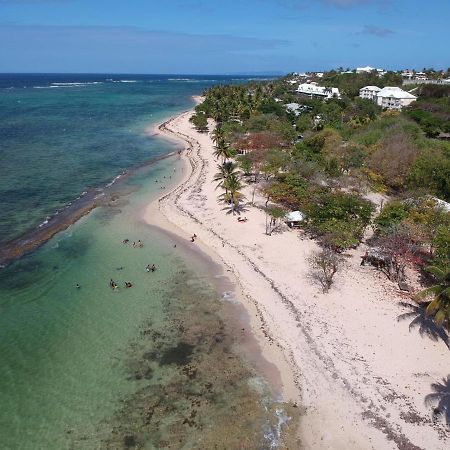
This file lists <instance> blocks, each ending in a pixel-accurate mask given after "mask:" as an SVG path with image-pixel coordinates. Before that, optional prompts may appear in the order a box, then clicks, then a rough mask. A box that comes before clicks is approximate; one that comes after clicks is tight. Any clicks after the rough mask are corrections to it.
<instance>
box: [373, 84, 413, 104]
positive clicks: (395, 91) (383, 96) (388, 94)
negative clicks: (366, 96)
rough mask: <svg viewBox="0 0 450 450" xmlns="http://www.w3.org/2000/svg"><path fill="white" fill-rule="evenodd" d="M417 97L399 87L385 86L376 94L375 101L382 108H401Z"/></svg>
mask: <svg viewBox="0 0 450 450" xmlns="http://www.w3.org/2000/svg"><path fill="white" fill-rule="evenodd" d="M416 99H417V97H416V96H415V95H412V94H410V93H409V92H406V91H404V90H403V89H400V88H399V87H388V86H387V87H385V88H383V89H381V90H380V91H379V92H378V93H377V95H376V103H377V105H380V106H381V107H382V108H387V109H402V108H403V107H405V106H409V105H410V104H411V103H412V102H414V101H415V100H416Z"/></svg>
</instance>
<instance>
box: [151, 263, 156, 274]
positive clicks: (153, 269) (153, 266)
mask: <svg viewBox="0 0 450 450" xmlns="http://www.w3.org/2000/svg"><path fill="white" fill-rule="evenodd" d="M155 270H156V266H155V265H154V264H152V267H151V271H152V272H154V271H155Z"/></svg>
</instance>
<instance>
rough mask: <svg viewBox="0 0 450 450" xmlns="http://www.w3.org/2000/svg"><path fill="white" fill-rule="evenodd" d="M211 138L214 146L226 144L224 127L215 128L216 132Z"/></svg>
mask: <svg viewBox="0 0 450 450" xmlns="http://www.w3.org/2000/svg"><path fill="white" fill-rule="evenodd" d="M211 137H212V140H213V142H214V144H216V145H217V146H218V145H219V143H221V142H225V131H224V130H223V128H222V127H219V126H217V127H216V128H214V131H213V132H212V133H211Z"/></svg>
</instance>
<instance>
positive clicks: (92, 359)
mask: <svg viewBox="0 0 450 450" xmlns="http://www.w3.org/2000/svg"><path fill="white" fill-rule="evenodd" d="M174 167H177V161H176V160H174V159H173V158H172V159H168V160H164V161H161V162H159V163H158V164H156V165H155V166H153V167H151V168H148V169H142V170H141V171H140V173H139V174H137V175H136V177H134V178H132V179H130V180H129V181H128V183H127V184H126V185H125V186H122V187H121V190H122V194H121V195H120V196H119V197H118V198H117V199H116V200H114V201H112V202H111V203H110V206H105V207H102V208H98V209H97V210H95V211H94V212H93V213H92V214H90V215H89V216H87V217H85V218H84V219H82V220H81V221H79V222H78V223H77V224H75V225H73V226H72V227H70V228H69V229H68V230H66V231H65V232H63V233H60V234H58V235H57V236H56V237H55V238H53V239H52V240H50V241H49V242H47V243H46V244H45V245H44V246H43V247H42V248H41V249H40V250H38V251H37V252H35V253H34V254H32V255H30V256H27V257H25V258H22V259H21V260H19V261H16V262H14V263H13V264H11V265H10V266H8V267H7V268H5V269H3V270H2V271H1V272H0V299H1V301H0V312H1V313H0V342H1V348H0V359H1V361H2V364H1V366H0V403H1V405H2V408H1V409H0V434H1V436H2V448H8V449H17V448H20V449H49V450H50V449H61V448H81V449H84V448H122V447H123V446H125V447H126V445H125V442H126V440H127V439H128V441H127V442H129V443H130V442H132V443H133V442H134V443H135V444H136V445H137V443H139V445H142V448H161V447H160V445H161V442H163V443H169V442H171V441H172V440H174V441H177V442H178V444H177V445H178V447H174V448H212V447H209V445H213V443H214V442H216V440H217V439H218V440H219V442H224V440H225V442H226V441H227V439H231V440H232V439H233V438H232V436H233V435H234V436H235V437H236V430H237V429H239V430H240V432H241V439H242V440H244V439H245V440H246V441H247V445H248V446H247V447H244V448H265V446H267V448H269V443H268V440H267V439H266V438H265V437H264V433H267V432H268V431H270V430H271V422H270V420H271V416H270V414H268V413H267V411H266V409H265V406H264V405H265V402H268V401H269V397H270V396H269V393H268V392H269V391H267V393H266V394H264V395H262V392H260V391H258V390H255V389H254V388H252V387H251V384H250V380H252V379H253V378H254V376H255V374H254V372H253V370H252V369H249V368H248V367H247V366H246V364H244V363H243V361H242V358H240V357H239V356H238V355H237V354H235V353H233V351H232V349H233V346H234V345H235V343H233V342H234V338H233V329H232V325H231V324H230V325H226V324H225V321H224V320H223V318H221V314H222V313H221V304H220V302H219V299H220V292H217V289H216V288H215V287H214V286H213V284H211V282H210V278H208V277H211V276H212V274H211V273H210V270H206V269H205V267H203V270H202V264H203V263H202V262H201V261H196V256H195V255H193V254H192V253H190V252H189V248H185V245H187V246H188V247H189V244H188V243H186V244H184V243H180V242H178V245H177V247H174V245H175V244H177V241H175V240H172V239H171V238H170V237H167V236H166V235H164V234H161V232H158V230H156V229H154V228H152V227H150V226H148V225H146V224H145V223H143V222H142V220H141V218H140V216H139V214H140V213H139V212H140V211H142V208H143V206H144V205H145V204H146V203H147V202H148V200H149V198H151V197H152V196H154V195H157V194H159V193H160V185H159V184H157V183H155V182H154V179H155V178H158V179H161V178H162V176H163V174H166V175H167V176H169V174H170V173H173V168H174ZM124 192H125V194H124ZM114 198H115V197H114ZM124 238H128V239H130V241H135V242H137V241H138V240H139V239H140V240H141V241H143V242H144V247H143V248H137V247H136V248H135V247H133V246H132V245H130V244H128V245H124V244H123V243H122V240H123V239H124ZM149 263H150V264H152V263H155V264H156V265H157V270H156V271H155V272H154V273H152V272H150V273H149V272H147V271H146V270H145V266H146V265H147V264H149ZM118 269H120V270H118ZM200 273H201V275H199V274H200ZM111 278H113V279H114V280H115V281H116V282H117V283H118V285H119V289H118V290H112V289H111V288H110V287H109V285H108V282H109V280H110V279H111ZM125 281H129V282H131V283H132V284H133V287H132V288H129V289H127V288H125V287H124V283H125ZM76 283H79V285H80V286H81V287H80V288H79V289H77V288H76ZM224 358H225V359H224ZM212 363H213V364H214V365H215V366H216V367H217V369H218V372H217V373H214V371H212V370H211V364H212ZM264 399H266V400H264ZM149 405H150V406H149ZM155 405H156V406H155ZM267 405H269V406H270V401H269V403H267V404H266V406H267ZM149 407H151V408H152V415H151V417H150V419H148V417H147V416H146V414H148V411H147V409H148V408H149ZM158 408H159V409H158ZM192 411H194V413H193V412H192ZM240 412H242V417H241V416H240ZM192 414H194V416H193V417H191V415H192ZM197 414H198V417H197ZM246 416H250V417H252V420H251V421H247V422H245V421H241V419H242V420H244V419H245V417H246ZM146 417H147V419H145V418H146ZM152 417H154V419H153V421H152ZM227 417H228V421H229V422H230V424H229V425H227V426H229V427H230V430H231V432H230V435H229V438H227V437H226V436H228V434H227V435H226V436H223V434H222V433H219V431H220V430H223V420H224V418H227ZM233 418H234V420H235V421H236V422H235V423H234V424H233V423H232V420H233ZM186 420H188V422H186ZM190 421H192V422H190ZM205 427H206V428H208V430H209V431H208V432H206V431H205ZM217 427H218V430H216V429H215V428H217ZM234 428H235V429H236V430H234V431H233V429H234ZM113 430H115V431H113ZM199 436H202V439H205V440H206V442H209V444H205V445H206V446H205V447H202V446H201V445H200V444H199V443H198V442H199V440H198V439H199ZM180 442H182V443H183V445H180ZM165 445H166V444H165ZM167 445H168V444H167ZM214 445H215V444H214ZM227 445H229V446H228V447H227V448H239V447H237V444H235V443H233V442H232V441H229V443H228V444H227ZM235 445H236V447H235ZM130 448H134V444H133V445H130Z"/></svg>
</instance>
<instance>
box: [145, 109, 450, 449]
mask: <svg viewBox="0 0 450 450" xmlns="http://www.w3.org/2000/svg"><path fill="white" fill-rule="evenodd" d="M191 114H192V112H190V111H188V112H185V113H182V114H181V115H179V116H177V117H175V118H173V119H170V120H169V121H166V122H165V123H164V124H162V125H161V126H160V127H159V132H160V134H161V135H162V136H166V137H167V136H170V137H171V138H172V139H173V138H174V137H175V138H178V139H181V140H183V141H184V142H185V145H186V150H185V151H184V152H183V155H184V160H185V167H184V169H183V176H182V178H183V179H182V181H181V183H180V184H179V185H178V186H177V187H176V188H175V189H174V190H172V191H171V192H169V193H167V194H165V195H164V196H162V197H161V198H160V199H159V200H158V201H156V202H153V203H152V204H150V205H149V206H148V208H147V209H146V211H145V218H146V220H147V221H148V222H149V223H151V224H152V225H155V226H159V227H161V228H164V229H166V230H170V231H171V232H174V233H176V234H177V235H179V236H180V237H183V238H186V239H188V238H189V236H190V235H192V234H193V233H196V234H197V235H198V237H199V238H198V240H197V241H196V243H195V245H196V246H198V247H199V248H200V250H202V251H204V252H205V253H207V254H208V255H210V256H211V257H212V258H213V259H214V260H215V261H219V262H221V263H222V265H223V266H224V268H225V270H226V271H229V273H230V274H232V275H233V276H234V279H235V281H236V283H237V284H238V286H239V288H240V290H241V291H242V295H241V296H240V300H241V301H242V302H243V304H244V306H245V307H246V308H247V309H248V310H249V312H250V314H251V317H252V326H253V328H254V330H255V334H256V337H257V338H258V339H259V341H260V342H261V346H262V353H263V355H264V357H265V358H266V359H267V360H268V361H270V362H273V363H274V364H275V365H277V367H278V368H279V370H280V373H281V379H282V383H283V394H284V398H285V399H286V400H292V401H295V402H298V403H299V404H300V405H301V406H302V410H303V408H304V414H303V417H302V422H301V427H300V430H299V435H300V437H301V441H302V446H304V447H305V448H314V449H371V448H374V449H391V448H392V449H395V448H400V449H444V448H448V446H449V444H450V431H449V429H448V428H446V427H445V425H444V424H443V423H442V422H441V421H433V420H432V416H431V410H432V407H431V406H430V405H425V402H424V398H425V396H426V395H428V394H431V393H433V389H432V387H431V384H433V383H443V379H444V378H447V376H448V375H449V373H450V353H449V349H448V348H447V346H446V345H445V343H444V342H443V341H442V340H439V339H438V340H437V341H433V340H431V339H429V338H428V337H427V336H421V335H420V333H419V330H418V328H414V327H412V328H411V330H410V329H409V325H410V323H411V322H412V321H413V319H414V318H415V316H411V317H409V318H408V319H407V320H398V318H399V317H400V316H401V315H402V314H405V313H408V312H410V310H409V309H406V308H405V307H403V306H401V305H399V302H400V301H402V300H406V299H405V298H402V296H401V294H400V293H399V292H398V289H396V286H395V285H391V284H390V283H388V282H387V281H386V280H385V279H384V278H383V275H382V274H380V273H379V272H376V271H374V270H372V269H370V268H368V267H361V266H360V265H359V262H360V256H361V254H363V253H364V251H365V249H364V245H361V246H360V248H358V249H357V250H354V251H351V252H349V253H348V257H347V264H346V267H345V269H344V270H343V271H342V273H339V274H338V275H337V281H336V285H335V287H334V288H333V289H332V290H331V291H330V293H328V294H326V295H324V294H322V293H320V292H319V290H318V288H317V286H314V285H313V284H312V283H311V280H310V278H309V276H308V272H309V267H308V264H307V263H306V258H307V257H308V256H309V255H310V253H311V252H312V251H313V250H314V249H316V248H317V246H316V244H315V242H313V241H311V240H309V239H301V238H300V237H299V235H298V233H297V232H295V231H291V230H284V231H283V232H282V233H280V234H275V235H273V236H266V235H265V233H264V230H265V225H264V224H265V217H264V213H263V212H262V211H261V210H260V209H258V208H255V207H250V208H249V210H248V211H247V212H246V213H245V215H246V216H247V217H248V219H249V221H248V222H247V223H238V222H237V219H236V217H234V216H232V215H226V214H225V212H224V211H222V209H221V208H222V206H221V205H220V204H218V203H217V200H216V198H217V194H218V192H217V191H215V189H214V187H215V184H213V183H212V177H213V175H214V173H215V172H216V162H215V161H214V160H213V157H212V151H213V145H212V141H211V139H210V136H209V134H201V133H198V132H196V131H195V130H194V129H193V128H192V126H191V124H190V123H189V117H190V115H191ZM210 130H212V127H210ZM247 189H248V190H247V193H246V194H247V198H249V199H250V198H251V193H250V188H247ZM262 202H263V199H260V198H256V203H257V204H258V203H262ZM447 395H448V394H447Z"/></svg>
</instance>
